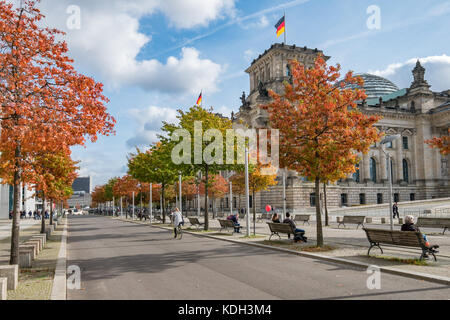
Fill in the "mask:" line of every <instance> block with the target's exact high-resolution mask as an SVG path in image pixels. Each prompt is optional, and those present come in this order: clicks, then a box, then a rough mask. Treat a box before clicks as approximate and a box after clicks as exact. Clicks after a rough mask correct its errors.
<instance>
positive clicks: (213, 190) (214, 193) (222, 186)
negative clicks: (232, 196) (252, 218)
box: [200, 174, 228, 217]
mask: <svg viewBox="0 0 450 320" xmlns="http://www.w3.org/2000/svg"><path fill="white" fill-rule="evenodd" d="M205 182H206V179H203V181H202V182H201V184H200V194H201V195H204V196H205V197H206V188H205V186H206V184H205ZM208 190H209V192H208V195H209V196H210V198H211V204H212V208H213V217H214V216H215V214H216V200H217V199H220V198H223V197H224V196H225V195H226V194H227V192H228V181H227V180H226V179H225V178H224V177H223V176H222V175H220V174H216V175H213V176H211V177H210V179H209V188H208Z"/></svg>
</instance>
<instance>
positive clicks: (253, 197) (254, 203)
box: [252, 190, 256, 236]
mask: <svg viewBox="0 0 450 320" xmlns="http://www.w3.org/2000/svg"><path fill="white" fill-rule="evenodd" d="M252 195H253V196H252V205H253V235H255V236H256V199H255V190H253V193H252Z"/></svg>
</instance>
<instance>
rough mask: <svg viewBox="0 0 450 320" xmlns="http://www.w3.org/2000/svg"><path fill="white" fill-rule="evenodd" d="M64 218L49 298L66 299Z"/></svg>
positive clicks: (65, 228) (65, 235)
mask: <svg viewBox="0 0 450 320" xmlns="http://www.w3.org/2000/svg"><path fill="white" fill-rule="evenodd" d="M68 223H69V220H68V219H66V223H65V225H64V231H63V233H62V238H61V247H60V248H59V254H58V262H57V264H56V270H55V277H54V278H53V287H52V294H51V296H50V300H66V298H67V288H66V286H67V275H66V272H67V261H66V260H67V225H68Z"/></svg>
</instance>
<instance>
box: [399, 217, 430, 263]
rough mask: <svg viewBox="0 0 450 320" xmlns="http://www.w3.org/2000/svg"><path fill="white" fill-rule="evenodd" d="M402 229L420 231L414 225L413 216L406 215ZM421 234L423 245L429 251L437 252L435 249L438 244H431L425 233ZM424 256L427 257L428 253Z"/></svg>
mask: <svg viewBox="0 0 450 320" xmlns="http://www.w3.org/2000/svg"><path fill="white" fill-rule="evenodd" d="M402 231H414V232H420V229H419V227H417V226H416V225H414V217H413V216H406V217H405V223H404V224H403V225H402ZM422 236H423V240H425V246H426V247H427V248H430V251H432V252H433V253H438V252H439V251H437V250H436V249H438V248H439V246H438V245H433V246H432V245H431V244H430V242H429V241H428V238H427V236H426V235H425V234H423V233H422ZM425 258H428V255H425Z"/></svg>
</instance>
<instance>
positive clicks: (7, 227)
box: [0, 219, 41, 240]
mask: <svg viewBox="0 0 450 320" xmlns="http://www.w3.org/2000/svg"><path fill="white" fill-rule="evenodd" d="M40 223H41V221H40V220H34V219H22V220H20V230H27V229H28V228H31V227H33V226H34V225H36V224H40ZM11 227H12V221H11V220H0V240H3V239H5V238H9V237H10V236H11Z"/></svg>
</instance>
